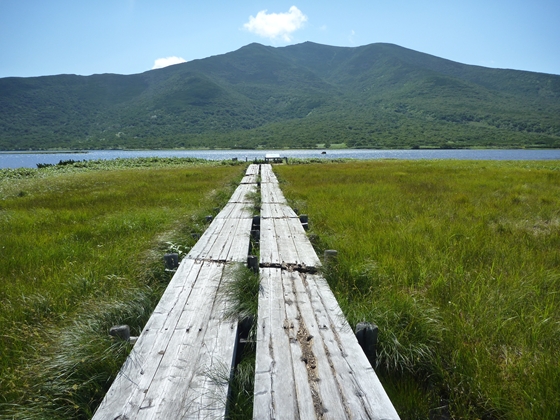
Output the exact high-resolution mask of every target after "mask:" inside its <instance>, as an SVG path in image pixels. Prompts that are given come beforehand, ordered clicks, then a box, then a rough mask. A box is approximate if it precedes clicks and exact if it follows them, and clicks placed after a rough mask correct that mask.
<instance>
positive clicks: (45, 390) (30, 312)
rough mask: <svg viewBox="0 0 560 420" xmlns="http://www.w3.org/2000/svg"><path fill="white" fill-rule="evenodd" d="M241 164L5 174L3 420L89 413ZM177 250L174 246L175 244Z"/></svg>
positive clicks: (154, 162)
mask: <svg viewBox="0 0 560 420" xmlns="http://www.w3.org/2000/svg"><path fill="white" fill-rule="evenodd" d="M242 174H243V169H242V167H241V166H230V165H224V164H221V163H219V162H206V161H199V160H195V159H190V160H189V159H158V158H149V159H131V160H116V161H94V162H77V163H75V164H70V165H64V166H54V167H48V168H44V169H37V170H35V169H18V170H2V171H0V232H1V233H0V235H1V241H0V247H1V251H2V252H1V253H0V302H1V304H0V331H1V335H0V354H1V358H0V418H37V419H39V418H41V419H42V418H49V419H50V418H88V417H90V416H91V414H92V411H93V410H94V409H95V407H96V405H97V404H98V403H99V402H100V400H101V398H102V397H103V395H104V393H105V391H106V389H107V388H108V386H109V384H110V382H109V381H110V378H111V377H112V375H114V374H116V372H117V371H118V369H119V368H120V366H121V364H122V362H123V361H124V358H125V357H126V354H127V353H128V351H129V348H128V345H127V344H126V343H124V342H116V341H113V340H111V338H109V336H108V334H107V332H108V328H109V327H111V326H112V325H116V324H125V323H126V324H129V325H130V326H131V328H132V330H133V335H138V333H139V332H140V329H141V327H142V325H143V324H144V322H145V321H146V320H147V318H148V317H149V315H150V313H151V310H152V308H153V306H154V305H155V303H157V300H158V299H159V295H160V293H161V291H162V290H163V288H164V287H165V285H166V282H167V281H168V280H169V278H170V274H169V273H168V272H165V270H164V267H163V262H162V257H163V254H164V253H166V252H170V251H174V252H176V251H179V252H184V251H186V249H187V247H188V246H189V245H192V244H194V239H193V238H192V236H191V233H193V232H198V233H200V232H202V231H203V230H204V229H205V224H204V216H205V215H206V214H209V213H210V212H212V211H214V210H213V209H215V208H216V207H219V206H220V205H222V204H224V203H225V202H226V201H227V200H228V199H229V196H230V195H231V192H232V191H233V186H234V185H235V184H236V183H237V181H238V180H239V179H240V178H241V176H242ZM179 243H180V245H178V244H179Z"/></svg>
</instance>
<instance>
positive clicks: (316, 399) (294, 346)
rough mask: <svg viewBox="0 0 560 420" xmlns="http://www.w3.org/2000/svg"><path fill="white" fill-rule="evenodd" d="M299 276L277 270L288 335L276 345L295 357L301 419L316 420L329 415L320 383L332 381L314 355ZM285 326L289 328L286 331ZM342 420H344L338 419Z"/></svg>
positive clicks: (295, 374)
mask: <svg viewBox="0 0 560 420" xmlns="http://www.w3.org/2000/svg"><path fill="white" fill-rule="evenodd" d="M297 279H298V276H297V273H295V276H294V273H293V272H292V273H290V272H287V271H284V270H277V278H276V281H278V282H281V283H282V289H283V292H284V305H285V306H284V308H285V311H286V319H285V320H284V330H285V331H287V332H288V334H286V337H283V339H282V340H281V341H280V340H279V341H276V342H275V343H274V345H275V348H279V347H281V346H285V347H288V349H289V351H290V353H291V354H292V363H293V370H294V381H295V388H296V398H297V405H298V411H299V414H300V415H301V417H302V418H304V419H313V418H317V417H319V418H320V417H321V415H323V413H325V412H326V410H325V406H324V402H323V396H322V395H321V394H320V388H319V383H320V382H321V383H322V382H328V381H329V380H330V379H331V378H329V377H328V376H326V375H321V374H320V373H319V372H318V370H319V369H318V367H319V366H320V364H319V360H320V359H319V357H318V355H316V354H314V353H313V349H312V345H311V344H312V342H313V337H312V336H311V335H310V333H309V331H308V328H309V326H308V325H306V324H308V323H309V321H310V320H309V319H305V317H304V308H303V305H304V303H305V302H303V301H301V297H300V296H298V295H297V292H296V290H297V286H296V285H295V281H297ZM286 326H288V328H287V329H286ZM271 327H272V328H282V325H281V324H280V325H273V326H271ZM339 418H341V417H339Z"/></svg>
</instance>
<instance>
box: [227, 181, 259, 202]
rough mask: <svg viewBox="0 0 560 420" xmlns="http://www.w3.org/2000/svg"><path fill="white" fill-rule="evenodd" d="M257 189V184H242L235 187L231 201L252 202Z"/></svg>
mask: <svg viewBox="0 0 560 420" xmlns="http://www.w3.org/2000/svg"><path fill="white" fill-rule="evenodd" d="M256 191H257V184H241V185H240V186H239V187H237V188H236V189H235V191H234V192H233V194H232V196H231V198H230V199H229V202H230V203H252V202H253V196H254V194H255V193H256Z"/></svg>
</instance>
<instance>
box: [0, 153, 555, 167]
mask: <svg viewBox="0 0 560 420" xmlns="http://www.w3.org/2000/svg"><path fill="white" fill-rule="evenodd" d="M321 152H322V151H321V150H93V151H87V152H77V153H62V152H61V153H58V152H57V153H51V152H49V153H33V152H31V153H12V152H0V168H36V167H37V164H38V163H52V164H56V163H58V162H60V161H61V160H69V159H73V160H76V161H77V160H96V159H106V160H107V159H116V158H134V157H155V156H157V157H196V158H202V159H208V160H224V159H232V158H238V159H239V160H245V159H247V160H249V161H252V160H253V159H263V158H264V156H265V154H267V153H276V154H280V156H287V157H289V158H292V157H293V158H323V159H332V158H352V159H472V160H551V159H559V160H560V149H553V150H364V149H357V150H356V149H342V150H326V154H322V153H321Z"/></svg>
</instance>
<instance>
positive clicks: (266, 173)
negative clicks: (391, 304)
mask: <svg viewBox="0 0 560 420" xmlns="http://www.w3.org/2000/svg"><path fill="white" fill-rule="evenodd" d="M260 170H261V182H262V183H267V182H273V183H278V178H276V174H275V173H274V171H273V170H272V165H270V164H264V165H261V168H260Z"/></svg>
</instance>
